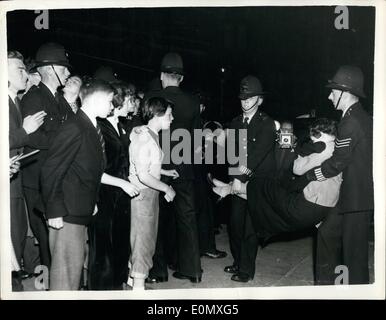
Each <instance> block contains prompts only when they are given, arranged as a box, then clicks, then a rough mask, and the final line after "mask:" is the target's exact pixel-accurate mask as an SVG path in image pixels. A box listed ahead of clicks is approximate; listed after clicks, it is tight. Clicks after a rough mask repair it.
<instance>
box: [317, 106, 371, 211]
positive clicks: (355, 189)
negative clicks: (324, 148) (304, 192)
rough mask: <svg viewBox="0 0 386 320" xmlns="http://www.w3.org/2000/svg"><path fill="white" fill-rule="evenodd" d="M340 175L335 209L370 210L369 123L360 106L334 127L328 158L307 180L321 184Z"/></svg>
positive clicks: (347, 112) (352, 108)
mask: <svg viewBox="0 0 386 320" xmlns="http://www.w3.org/2000/svg"><path fill="white" fill-rule="evenodd" d="M340 172H342V173H343V182H342V187H341V192H340V199H339V202H338V208H339V211H340V212H341V213H355V212H363V211H371V210H373V208H374V203H373V197H374V194H373V178H372V120H371V118H370V116H369V115H368V114H367V113H366V112H365V111H364V110H363V108H362V106H361V104H360V103H355V104H354V105H352V106H351V107H350V108H349V109H348V110H347V111H346V113H345V115H344V116H343V118H342V119H341V121H340V122H339V125H338V134H337V137H336V140H335V150H334V153H333V155H332V157H331V158H330V159H328V160H326V161H325V162H323V164H322V165H321V166H320V167H317V168H315V169H313V171H311V179H312V180H319V181H323V180H325V179H326V178H330V177H333V176H336V175H338V174H339V173H340Z"/></svg>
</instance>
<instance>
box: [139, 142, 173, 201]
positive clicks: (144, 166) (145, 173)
mask: <svg viewBox="0 0 386 320" xmlns="http://www.w3.org/2000/svg"><path fill="white" fill-rule="evenodd" d="M136 144H138V145H137V148H135V152H133V154H132V159H133V163H134V166H135V170H136V174H137V177H138V179H139V181H140V182H141V183H143V184H144V185H146V186H147V187H149V188H152V189H155V190H158V191H161V192H164V193H165V194H166V195H167V196H168V197H169V198H171V199H173V198H174V196H175V192H174V190H173V188H172V187H171V186H168V185H167V184H166V183H163V182H162V181H160V180H159V179H156V178H155V177H154V176H152V175H151V174H150V173H149V168H150V165H151V163H152V161H151V152H150V148H149V146H148V145H147V143H146V140H144V139H142V141H138V142H136Z"/></svg>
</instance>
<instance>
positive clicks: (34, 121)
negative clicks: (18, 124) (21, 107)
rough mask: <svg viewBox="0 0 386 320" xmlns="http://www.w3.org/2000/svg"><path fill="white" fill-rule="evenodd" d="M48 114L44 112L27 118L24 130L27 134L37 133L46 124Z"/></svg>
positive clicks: (24, 122)
mask: <svg viewBox="0 0 386 320" xmlns="http://www.w3.org/2000/svg"><path fill="white" fill-rule="evenodd" d="M46 115H47V114H46V113H45V112H44V111H39V112H36V113H35V114H33V115H30V116H27V117H25V118H24V120H23V128H24V130H25V132H27V134H30V133H33V132H35V131H36V130H37V129H39V127H40V126H41V125H42V124H43V122H44V117H45V116H46Z"/></svg>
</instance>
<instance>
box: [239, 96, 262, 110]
mask: <svg viewBox="0 0 386 320" xmlns="http://www.w3.org/2000/svg"><path fill="white" fill-rule="evenodd" d="M259 99H260V98H257V99H256V102H255V103H254V104H253V105H252V107H250V108H248V110H245V109H244V108H242V109H243V112H248V111H249V110H251V109H252V108H254V107H255V106H256V105H257V103H258V102H259Z"/></svg>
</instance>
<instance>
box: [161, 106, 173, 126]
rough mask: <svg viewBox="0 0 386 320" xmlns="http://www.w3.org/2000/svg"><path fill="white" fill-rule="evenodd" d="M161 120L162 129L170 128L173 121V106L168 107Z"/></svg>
mask: <svg viewBox="0 0 386 320" xmlns="http://www.w3.org/2000/svg"><path fill="white" fill-rule="evenodd" d="M159 118H160V122H161V129H162V130H167V129H169V128H170V124H171V123H172V121H173V119H174V118H173V113H172V108H170V107H169V108H167V109H166V112H165V114H164V115H163V116H161V117H159Z"/></svg>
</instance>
